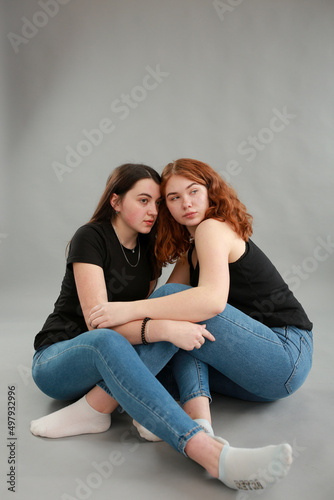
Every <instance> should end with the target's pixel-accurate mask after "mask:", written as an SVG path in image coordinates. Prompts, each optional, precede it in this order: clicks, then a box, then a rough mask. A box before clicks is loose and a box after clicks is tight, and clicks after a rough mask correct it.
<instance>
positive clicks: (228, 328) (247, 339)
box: [152, 283, 313, 401]
mask: <svg viewBox="0 0 334 500" xmlns="http://www.w3.org/2000/svg"><path fill="white" fill-rule="evenodd" d="M187 288H189V287H188V286H186V285H180V284H177V283H170V284H167V285H163V286H162V287H160V288H159V289H158V290H156V291H155V292H154V294H153V295H152V297H161V296H164V295H170V294H173V293H177V292H180V291H182V290H185V289H187ZM202 323H203V324H206V329H207V330H208V331H209V332H211V333H212V334H213V336H214V337H215V339H216V340H215V341H214V342H211V341H210V340H206V341H205V343H204V344H203V345H202V347H201V348H200V349H194V350H193V351H182V350H179V352H178V353H177V354H175V355H174V357H173V359H172V362H171V363H169V365H168V368H167V369H165V370H163V372H162V373H161V374H160V375H159V379H160V380H161V381H162V383H163V384H164V385H165V386H166V387H167V388H170V387H171V385H170V384H171V380H170V377H172V379H174V381H176V383H177V386H178V390H179V393H180V398H181V401H185V400H187V399H188V398H190V397H191V394H192V393H193V389H194V388H193V382H194V377H193V380H192V381H189V377H187V376H186V374H187V372H188V373H190V371H189V369H188V370H185V371H184V367H186V366H188V367H189V366H190V363H189V358H192V359H193V360H197V361H200V362H201V363H202V364H201V370H202V375H203V374H205V369H204V365H205V364H206V365H208V367H209V370H208V371H209V379H210V389H211V390H212V391H214V392H218V393H220V394H224V395H227V396H232V397H236V398H240V399H245V400H249V401H274V400H277V399H280V398H284V397H286V396H289V395H290V394H292V393H293V392H295V391H296V390H297V389H298V388H299V387H300V386H301V385H302V384H303V383H304V381H305V379H306V377H307V375H308V373H309V371H310V369H311V365H312V354H313V340H312V332H310V331H307V330H301V329H299V328H296V327H294V326H287V327H283V328H281V327H279V328H269V327H267V326H265V325H264V324H262V323H260V322H259V321H257V320H255V319H253V318H251V317H250V316H248V315H246V314H244V313H242V312H241V311H239V310H238V309H236V308H234V307H232V306H230V305H229V304H227V306H226V308H225V309H224V311H223V312H222V313H221V314H218V315H217V316H215V317H213V318H211V319H208V320H207V321H203V322H202ZM167 370H169V373H168V372H167ZM192 374H193V376H194V371H192ZM166 377H167V379H166ZM202 378H204V375H203V377H202Z"/></svg>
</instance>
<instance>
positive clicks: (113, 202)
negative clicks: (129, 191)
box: [110, 193, 120, 212]
mask: <svg viewBox="0 0 334 500" xmlns="http://www.w3.org/2000/svg"><path fill="white" fill-rule="evenodd" d="M119 204H120V199H119V196H118V194H116V193H113V194H112V195H111V197H110V205H111V206H112V207H113V209H114V210H115V212H117V210H118V208H119Z"/></svg>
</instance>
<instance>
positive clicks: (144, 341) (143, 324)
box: [141, 318, 151, 345]
mask: <svg viewBox="0 0 334 500" xmlns="http://www.w3.org/2000/svg"><path fill="white" fill-rule="evenodd" d="M150 319H151V318H145V319H144V320H143V323H142V325H141V341H142V344H144V345H148V344H149V342H147V340H146V338H145V326H146V323H147V322H148V321H150Z"/></svg>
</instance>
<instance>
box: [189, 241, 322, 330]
mask: <svg viewBox="0 0 334 500" xmlns="http://www.w3.org/2000/svg"><path fill="white" fill-rule="evenodd" d="M192 250H193V248H191V249H190V250H189V252H188V262H189V265H190V284H191V286H197V285H198V279H199V265H198V264H197V266H196V268H195V269H194V267H193V265H192V262H191V254H192ZM229 272H230V289H229V295H228V300H227V302H228V304H230V305H231V306H233V307H235V308H236V309H239V310H240V311H242V312H244V313H245V314H247V315H248V316H250V317H252V318H254V319H256V320H258V321H260V322H261V323H263V324H265V325H267V326H269V327H271V328H272V327H275V326H279V327H282V326H289V325H291V326H296V327H297V328H301V329H304V330H312V328H313V325H312V323H311V322H310V320H309V319H308V317H307V315H306V313H305V311H304V309H303V307H302V306H301V304H300V303H299V302H298V300H297V299H296V298H295V296H294V295H293V293H292V292H291V290H290V289H289V287H288V285H287V284H286V283H285V281H284V280H283V278H282V276H281V275H280V274H279V272H278V271H277V269H276V268H275V266H274V265H273V264H272V262H271V261H270V260H269V259H268V257H267V256H266V255H265V254H264V253H263V252H262V250H260V249H259V248H258V247H257V246H256V245H255V243H253V241H252V240H249V241H248V242H247V243H246V251H245V253H244V254H243V255H242V256H241V257H240V259H238V260H237V261H236V262H233V263H232V264H229Z"/></svg>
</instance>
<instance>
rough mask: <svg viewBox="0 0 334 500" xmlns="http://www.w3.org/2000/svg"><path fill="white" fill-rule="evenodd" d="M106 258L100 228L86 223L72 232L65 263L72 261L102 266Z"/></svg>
mask: <svg viewBox="0 0 334 500" xmlns="http://www.w3.org/2000/svg"><path fill="white" fill-rule="evenodd" d="M105 259H106V243H105V239H104V237H103V232H102V228H99V227H98V226H97V225H92V224H86V225H85V226H82V227H80V228H79V229H78V230H77V231H76V233H75V234H74V236H73V238H72V240H71V243H70V247H69V252H68V257H67V265H68V264H73V262H84V263H86V264H95V265H97V266H100V267H102V268H103V265H104V262H105Z"/></svg>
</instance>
